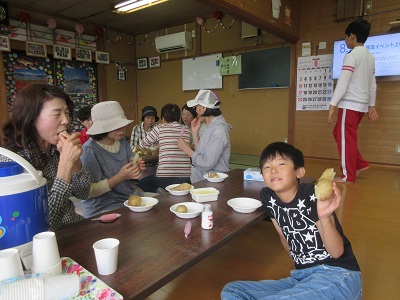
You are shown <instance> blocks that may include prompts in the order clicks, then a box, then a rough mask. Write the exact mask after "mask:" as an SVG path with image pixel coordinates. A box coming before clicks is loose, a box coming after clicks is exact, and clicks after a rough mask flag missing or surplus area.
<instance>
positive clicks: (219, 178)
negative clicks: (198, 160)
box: [203, 172, 228, 182]
mask: <svg viewBox="0 0 400 300" xmlns="http://www.w3.org/2000/svg"><path fill="white" fill-rule="evenodd" d="M210 173H211V172H210ZM210 173H207V174H204V175H203V177H204V179H207V180H208V181H210V182H222V181H224V180H225V178H227V177H228V174H225V173H218V172H216V173H217V174H218V178H209V177H208V174H210Z"/></svg>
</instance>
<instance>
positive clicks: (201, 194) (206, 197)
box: [190, 187, 219, 202]
mask: <svg viewBox="0 0 400 300" xmlns="http://www.w3.org/2000/svg"><path fill="white" fill-rule="evenodd" d="M190 194H192V199H193V200H194V201H196V202H208V201H215V200H218V195H219V191H218V190H217V189H215V188H213V187H208V188H199V189H193V190H190Z"/></svg>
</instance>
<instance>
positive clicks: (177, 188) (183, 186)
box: [171, 182, 192, 191]
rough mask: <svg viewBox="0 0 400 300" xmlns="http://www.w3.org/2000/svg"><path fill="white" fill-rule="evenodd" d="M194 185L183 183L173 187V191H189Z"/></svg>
mask: <svg viewBox="0 0 400 300" xmlns="http://www.w3.org/2000/svg"><path fill="white" fill-rule="evenodd" d="M191 188H192V186H191V185H190V184H189V183H186V182H185V183H181V184H179V185H177V186H175V187H173V188H171V191H187V190H190V189H191Z"/></svg>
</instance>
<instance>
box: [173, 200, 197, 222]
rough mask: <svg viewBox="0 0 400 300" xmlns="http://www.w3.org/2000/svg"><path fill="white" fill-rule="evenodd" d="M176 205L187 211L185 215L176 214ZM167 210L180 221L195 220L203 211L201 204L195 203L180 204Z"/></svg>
mask: <svg viewBox="0 0 400 300" xmlns="http://www.w3.org/2000/svg"><path fill="white" fill-rule="evenodd" d="M178 205H185V206H186V207H187V209H188V211H187V213H180V212H176V208H177V207H178ZM169 210H170V211H171V212H173V213H174V214H175V215H176V216H178V217H179V218H182V219H192V218H196V217H197V216H198V215H200V213H201V212H202V211H203V204H200V203H196V202H181V203H177V204H174V205H172V206H171V207H170V208H169Z"/></svg>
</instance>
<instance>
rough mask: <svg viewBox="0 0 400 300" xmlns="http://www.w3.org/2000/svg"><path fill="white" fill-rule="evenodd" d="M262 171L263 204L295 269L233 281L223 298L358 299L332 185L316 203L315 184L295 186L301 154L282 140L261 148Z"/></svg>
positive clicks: (351, 256)
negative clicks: (328, 194)
mask: <svg viewBox="0 0 400 300" xmlns="http://www.w3.org/2000/svg"><path fill="white" fill-rule="evenodd" d="M260 169H261V173H262V176H263V178H264V182H265V183H266V185H267V187H265V188H263V189H262V190H261V193H260V195H261V200H262V202H263V205H264V207H265V209H266V211H267V213H268V215H269V216H270V218H271V220H272V223H273V224H274V226H275V229H276V230H277V232H278V234H279V237H280V239H281V242H282V245H283V247H284V248H285V250H286V251H287V252H288V253H289V255H290V257H291V258H292V259H293V261H294V265H295V269H294V270H292V271H291V276H290V277H288V278H284V279H281V280H262V281H258V282H255V281H236V282H231V283H229V284H227V285H226V286H225V287H224V289H223V290H222V292H221V298H222V299H224V300H225V299H306V300H310V299H361V295H362V286H361V273H360V268H359V266H358V263H357V260H356V258H355V256H354V254H353V251H352V248H351V245H350V242H349V240H348V239H347V238H346V237H345V236H344V234H343V230H342V227H341V225H340V223H339V221H338V219H337V217H336V214H335V210H336V209H337V208H338V207H339V205H340V201H341V195H340V192H339V190H338V189H337V187H336V184H335V183H334V184H333V194H332V196H331V197H330V198H329V199H328V200H325V201H319V200H317V198H316V197H315V191H314V185H312V184H300V183H299V181H300V178H302V177H303V176H304V174H305V168H304V157H303V153H302V152H301V151H300V150H298V149H296V148H295V147H293V146H292V145H289V144H286V143H283V142H277V143H272V144H270V145H268V146H267V147H266V148H265V149H264V151H263V152H262V154H261V157H260Z"/></svg>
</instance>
